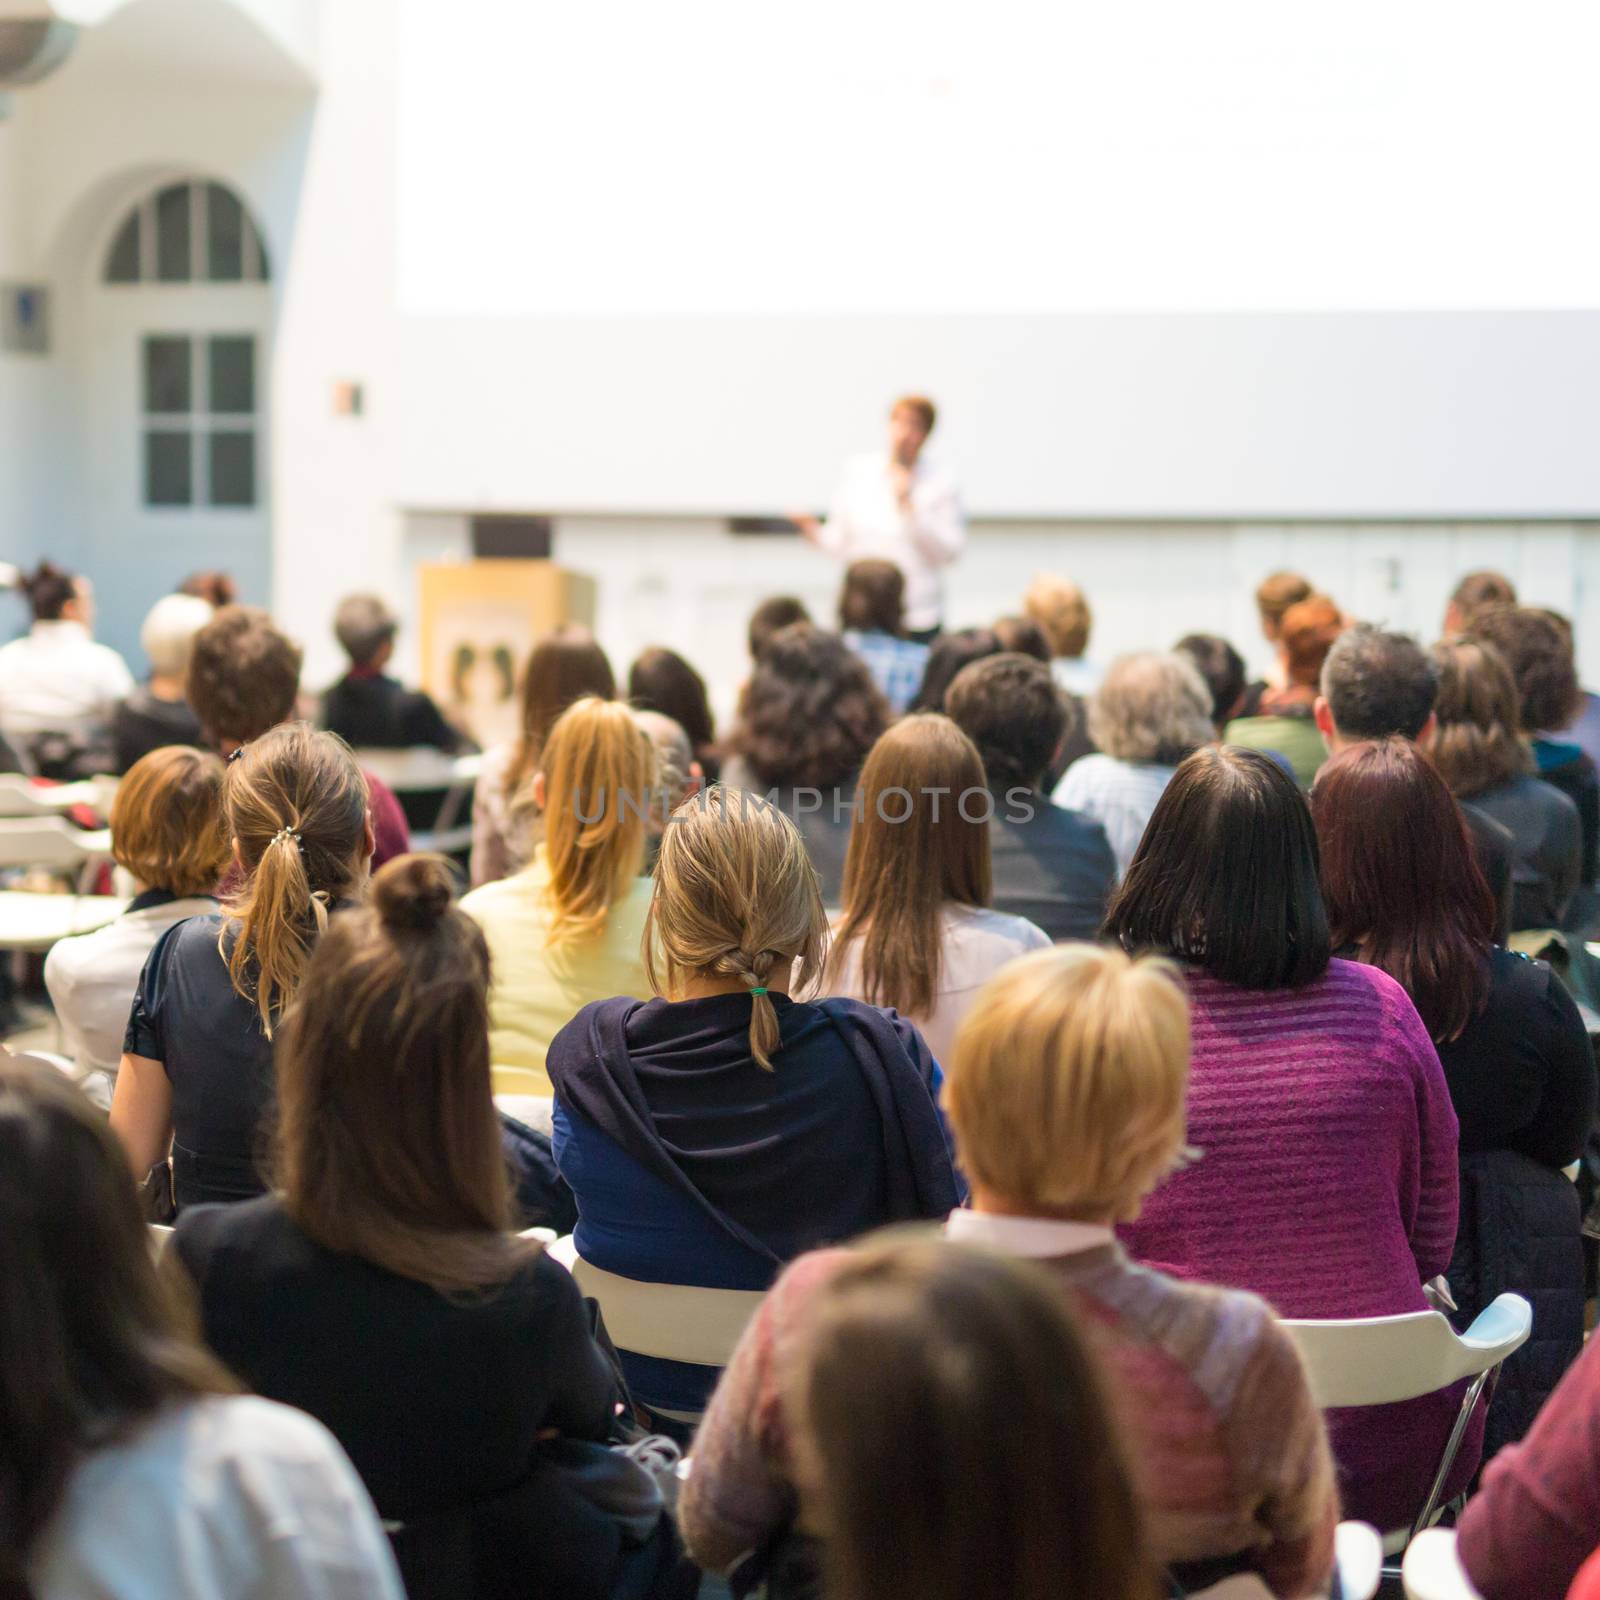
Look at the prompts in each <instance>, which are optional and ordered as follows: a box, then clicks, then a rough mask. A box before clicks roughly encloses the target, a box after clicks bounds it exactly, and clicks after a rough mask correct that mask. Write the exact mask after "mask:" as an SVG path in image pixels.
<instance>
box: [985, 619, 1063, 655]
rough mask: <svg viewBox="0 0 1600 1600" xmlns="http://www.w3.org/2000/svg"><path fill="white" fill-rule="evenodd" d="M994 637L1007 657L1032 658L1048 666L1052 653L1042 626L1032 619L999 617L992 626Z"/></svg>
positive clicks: (1047, 635) (1048, 638)
mask: <svg viewBox="0 0 1600 1600" xmlns="http://www.w3.org/2000/svg"><path fill="white" fill-rule="evenodd" d="M994 636H995V639H996V641H997V642H998V644H999V646H1000V648H1001V650H1002V651H1004V652H1005V653H1006V654H1008V655H1019V656H1032V657H1033V659H1034V660H1035V661H1043V662H1044V663H1045V664H1046V665H1049V662H1050V658H1051V656H1052V655H1054V653H1055V652H1054V651H1053V650H1051V648H1050V635H1049V634H1048V633H1046V632H1045V628H1044V624H1043V623H1042V622H1039V621H1038V620H1036V619H1035V618H1033V617H1001V619H1000V620H999V621H998V622H997V623H995V625H994Z"/></svg>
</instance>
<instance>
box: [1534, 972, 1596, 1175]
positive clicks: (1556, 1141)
mask: <svg viewBox="0 0 1600 1600" xmlns="http://www.w3.org/2000/svg"><path fill="white" fill-rule="evenodd" d="M1539 975H1540V976H1541V977H1543V978H1544V980H1545V986H1544V994H1543V996H1542V997H1541V999H1540V1003H1539V1007H1538V1013H1537V1016H1536V1017H1533V1018H1530V1019H1529V1032H1530V1033H1532V1034H1533V1035H1534V1036H1535V1037H1537V1038H1538V1040H1539V1041H1540V1044H1541V1045H1542V1046H1543V1049H1542V1051H1541V1054H1542V1055H1543V1057H1544V1072H1543V1074H1542V1075H1541V1078H1540V1083H1539V1103H1538V1107H1537V1109H1536V1110H1535V1111H1534V1114H1533V1116H1532V1117H1531V1118H1530V1119H1529V1121H1528V1123H1527V1125H1526V1126H1525V1127H1523V1128H1522V1129H1521V1130H1520V1131H1519V1132H1518V1134H1517V1136H1516V1141H1515V1142H1516V1147H1517V1149H1519V1150H1520V1151H1521V1152H1522V1153H1523V1154H1524V1155H1526V1156H1528V1157H1530V1158H1531V1159H1532V1160H1534V1161H1542V1162H1543V1163H1544V1164H1545V1165H1546V1166H1549V1167H1564V1166H1566V1164H1567V1163H1568V1162H1569V1161H1576V1160H1577V1159H1578V1157H1579V1156H1580V1155H1581V1154H1582V1153H1583V1142H1584V1140H1585V1139H1586V1138H1587V1137H1588V1134H1589V1128H1590V1126H1591V1125H1592V1124H1593V1122H1594V1113H1595V1090H1596V1078H1595V1060H1594V1048H1593V1046H1591V1045H1590V1043H1589V1035H1588V1033H1587V1032H1586V1031H1585V1029H1584V1026H1583V1018H1582V1017H1581V1016H1580V1015H1579V1014H1578V1008H1577V1006H1576V1005H1574V1004H1573V1001H1572V996H1571V995H1569V994H1568V993H1567V991H1566V990H1565V989H1564V988H1562V986H1561V984H1560V983H1559V982H1558V981H1557V979H1556V978H1555V976H1554V974H1553V973H1551V972H1549V970H1548V969H1544V970H1542V971H1541V972H1540V974H1539Z"/></svg>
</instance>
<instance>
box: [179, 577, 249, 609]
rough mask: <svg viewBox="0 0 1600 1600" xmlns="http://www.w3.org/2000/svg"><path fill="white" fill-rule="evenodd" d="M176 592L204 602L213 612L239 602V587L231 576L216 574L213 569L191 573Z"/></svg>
mask: <svg viewBox="0 0 1600 1600" xmlns="http://www.w3.org/2000/svg"><path fill="white" fill-rule="evenodd" d="M176 592H177V593H178V594H186V595H190V596H192V597H193V598H194V599H196V600H204V601H205V603H206V604H207V605H208V606H210V607H211V609H212V610H213V611H220V610H221V609H222V608H223V607H224V606H231V605H237V604H238V601H239V585H238V583H237V582H235V581H234V577H233V574H232V573H231V572H218V571H216V570H215V569H211V570H207V571H204V572H191V573H190V574H189V576H188V577H187V578H185V579H184V580H183V582H182V583H180V584H179V585H178V587H177V591H176Z"/></svg>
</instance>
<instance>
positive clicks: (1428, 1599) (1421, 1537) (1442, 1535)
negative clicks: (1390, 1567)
mask: <svg viewBox="0 0 1600 1600" xmlns="http://www.w3.org/2000/svg"><path fill="white" fill-rule="evenodd" d="M1400 1581H1401V1582H1402V1583H1403V1584H1404V1585H1405V1591H1406V1594H1407V1595H1408V1596H1409V1600H1482V1597H1481V1596H1480V1595H1479V1594H1478V1591H1477V1590H1476V1589H1474V1588H1473V1587H1472V1580H1471V1579H1470V1578H1469V1577H1468V1576H1467V1571H1466V1568H1465V1567H1463V1566H1462V1565H1461V1557H1460V1555H1459V1553H1458V1552H1457V1550H1456V1530H1455V1529H1454V1528H1424V1529H1423V1530H1422V1532H1421V1533H1419V1534H1418V1535H1417V1536H1416V1538H1415V1539H1413V1540H1412V1541H1411V1543H1410V1544H1409V1545H1408V1546H1407V1547H1406V1558H1405V1560H1404V1561H1403V1562H1402V1563H1401V1565H1400Z"/></svg>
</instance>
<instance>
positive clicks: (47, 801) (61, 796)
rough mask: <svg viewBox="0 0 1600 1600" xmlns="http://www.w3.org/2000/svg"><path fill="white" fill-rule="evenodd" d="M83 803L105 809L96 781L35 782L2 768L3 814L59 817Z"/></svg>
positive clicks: (0, 804) (0, 800) (0, 802)
mask: <svg viewBox="0 0 1600 1600" xmlns="http://www.w3.org/2000/svg"><path fill="white" fill-rule="evenodd" d="M80 805H86V806H90V807H92V808H93V809H94V810H96V811H100V810H101V809H102V807H101V790H100V786H99V785H98V784H97V783H95V782H93V781H92V780H85V781H84V782H82V783H35V782H34V781H33V779H31V778H25V777H23V776H22V775H21V774H20V773H16V772H0V817H59V816H61V815H62V814H63V813H64V812H67V811H70V810H71V809H72V808H73V807H74V806H80Z"/></svg>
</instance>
